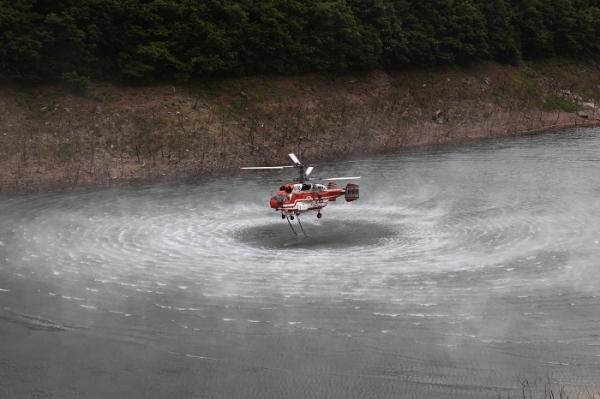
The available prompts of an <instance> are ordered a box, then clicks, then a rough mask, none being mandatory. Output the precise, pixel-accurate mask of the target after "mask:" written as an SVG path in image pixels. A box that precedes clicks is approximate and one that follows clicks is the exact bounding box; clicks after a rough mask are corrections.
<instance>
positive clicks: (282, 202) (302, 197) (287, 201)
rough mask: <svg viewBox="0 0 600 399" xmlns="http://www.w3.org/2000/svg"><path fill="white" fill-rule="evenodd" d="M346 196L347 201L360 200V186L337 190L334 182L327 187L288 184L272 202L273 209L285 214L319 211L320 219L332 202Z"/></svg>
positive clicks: (313, 184)
mask: <svg viewBox="0 0 600 399" xmlns="http://www.w3.org/2000/svg"><path fill="white" fill-rule="evenodd" d="M342 195H345V198H346V201H348V202H350V201H354V200H357V199H358V185H356V184H348V185H347V186H346V187H343V188H337V185H336V184H335V183H334V182H330V183H329V184H328V185H327V186H325V185H324V184H315V183H306V182H305V183H287V184H284V185H283V186H281V187H280V189H279V191H277V193H275V195H273V197H272V198H271V201H270V205H271V208H273V209H275V210H276V211H281V212H282V215H284V214H292V215H293V214H296V215H298V214H300V213H301V212H308V211H317V212H318V214H317V216H319V217H320V215H321V212H320V211H321V209H322V208H324V207H326V206H327V204H328V203H329V202H330V201H335V200H336V199H337V198H338V197H341V196H342Z"/></svg>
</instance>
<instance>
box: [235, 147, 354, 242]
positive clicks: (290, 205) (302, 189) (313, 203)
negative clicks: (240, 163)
mask: <svg viewBox="0 0 600 399" xmlns="http://www.w3.org/2000/svg"><path fill="white" fill-rule="evenodd" d="M288 156H289V157H290V158H291V159H292V161H293V162H294V164H293V165H286V166H246V167H242V168H240V169H245V170H249V169H258V170H268V169H284V168H296V169H298V177H297V178H296V179H293V180H292V181H291V182H288V183H285V184H283V185H282V186H281V187H279V191H277V192H276V193H275V194H274V195H273V196H272V197H271V200H270V201H269V205H270V206H271V208H273V209H275V210H276V211H278V212H281V218H282V219H287V221H288V223H289V225H290V227H291V228H292V231H293V232H294V234H296V235H297V233H296V231H295V230H294V227H293V226H292V223H291V222H290V220H294V217H296V218H297V219H298V224H299V225H300V228H301V229H302V232H303V233H304V235H305V236H306V232H305V231H304V228H303V227H302V223H301V222H300V214H301V213H305V212H310V211H316V212H317V218H319V219H321V217H322V216H323V214H322V213H321V209H323V208H325V207H326V206H327V204H328V203H329V202H335V200H336V199H337V198H338V197H341V196H342V195H343V196H344V198H345V199H346V201H347V202H352V201H356V200H357V199H358V198H359V189H358V184H354V183H348V184H347V185H346V187H342V188H338V186H337V183H336V182H335V180H355V179H360V178H361V176H352V177H329V178H315V179H314V180H316V181H328V182H329V183H328V184H327V186H325V185H324V184H321V183H309V181H311V179H310V178H309V176H310V174H311V172H312V171H313V169H314V165H307V164H303V163H301V162H300V160H299V159H298V157H297V156H296V155H295V154H294V153H291V154H288Z"/></svg>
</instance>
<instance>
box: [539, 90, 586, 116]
mask: <svg viewBox="0 0 600 399" xmlns="http://www.w3.org/2000/svg"><path fill="white" fill-rule="evenodd" d="M541 108H542V109H543V110H544V111H558V110H563V111H565V112H574V111H577V110H578V109H581V107H579V108H578V107H577V104H575V103H574V102H573V101H571V100H569V99H567V98H565V97H564V96H563V95H561V94H559V93H556V92H550V93H549V94H548V95H546V98H545V99H544V103H543V104H542V106H541Z"/></svg>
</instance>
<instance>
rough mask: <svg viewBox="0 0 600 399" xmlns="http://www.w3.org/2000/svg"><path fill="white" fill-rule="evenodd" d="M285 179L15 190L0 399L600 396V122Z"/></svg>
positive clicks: (0, 246) (0, 307) (4, 270)
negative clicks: (282, 210)
mask: <svg viewBox="0 0 600 399" xmlns="http://www.w3.org/2000/svg"><path fill="white" fill-rule="evenodd" d="M297 155H299V156H300V157H301V154H297ZM311 161H312V160H311ZM286 172H289V170H288V171H283V172H266V173H264V172H263V173H255V172H248V173H247V174H245V175H244V176H243V177H239V178H232V179H223V180H218V181H212V182H206V183H198V184H180V185H155V186H145V187H135V188H123V189H114V190H111V189H107V190H100V191H76V192H70V193H60V194H42V195H30V196H22V197H0V398H37V397H52V398H54V397H56V398H110V397H112V398H146V399H147V398H444V399H448V398H457V399H458V398H498V397H499V396H500V397H508V396H509V395H511V396H512V397H517V396H518V397H520V396H519V395H520V393H521V384H522V383H527V384H529V386H530V387H531V389H533V390H537V389H542V390H543V388H544V385H546V386H549V387H550V388H553V389H555V390H556V388H557V387H558V386H559V385H562V386H564V387H565V389H566V390H567V392H569V393H570V395H572V396H573V397H576V395H577V394H578V393H582V392H585V391H586V389H587V390H589V391H598V389H600V297H599V295H600V288H599V287H600V129H588V130H579V131H570V132H563V133H560V134H546V135H540V136H530V137H520V138H514V139H503V140H498V141H492V142H485V143H472V144H465V145H463V146H461V147H446V148H441V149H434V150H417V151H411V152H405V153H402V154H398V155H393V156H379V157H371V158H365V159H357V160H354V161H351V162H344V163H337V164H327V165H318V166H317V169H315V172H313V174H315V175H334V176H335V175H338V176H339V175H342V176H343V175H349V176H357V175H358V176H363V178H362V179H361V180H359V181H357V183H359V184H360V188H361V198H360V200H359V201H355V202H352V203H345V202H344V201H343V200H342V201H338V202H337V203H332V204H330V205H329V206H327V207H326V208H325V209H324V211H323V218H322V219H317V218H316V216H315V214H308V215H303V216H302V218H301V219H302V224H303V226H304V229H305V230H306V233H307V234H308V237H304V236H295V235H294V234H293V232H292V231H291V229H290V228H289V226H288V224H287V222H286V221H285V220H282V219H281V218H280V215H279V214H278V213H277V212H275V211H272V210H271V209H270V208H269V206H268V199H269V198H270V195H271V194H272V193H273V192H274V191H275V189H276V188H277V187H278V184H277V183H273V182H272V181H273V180H276V179H279V178H286V177H294V171H293V170H292V172H291V173H290V174H286ZM339 183H340V184H341V183H342V182H339ZM296 229H297V231H299V230H298V228H297V227H296Z"/></svg>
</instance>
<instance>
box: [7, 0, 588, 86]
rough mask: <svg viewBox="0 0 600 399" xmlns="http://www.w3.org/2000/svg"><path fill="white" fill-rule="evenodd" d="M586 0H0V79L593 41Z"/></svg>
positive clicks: (386, 57)
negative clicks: (51, 0)
mask: <svg viewBox="0 0 600 399" xmlns="http://www.w3.org/2000/svg"><path fill="white" fill-rule="evenodd" d="M599 20H600V3H599V2H598V1H597V0H260V1H258V0H203V1H198V0H61V1H55V2H50V1H43V0H10V1H9V0H0V79H3V80H18V81H24V82H37V81H52V80H66V81H68V82H70V84H72V85H75V86H76V87H85V86H87V85H89V84H90V83H91V81H92V80H120V81H123V82H127V83H129V84H131V83H146V82H151V81H155V80H160V81H165V80H178V81H187V80H188V79H193V78H196V77H205V76H209V75H221V76H240V75H254V74H290V73H299V72H300V73H302V72H311V71H331V72H338V71H344V70H360V69H362V70H369V69H372V68H385V67H390V66H391V67H404V66H427V67H430V66H435V65H452V64H457V63H458V64H462V63H468V62H470V61H474V60H481V59H493V60H498V61H501V62H505V63H510V64H518V63H519V62H521V60H522V59H528V58H543V57H548V56H553V55H567V54H578V53H585V52H586V51H596V52H597V51H600V24H598V21H599Z"/></svg>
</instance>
